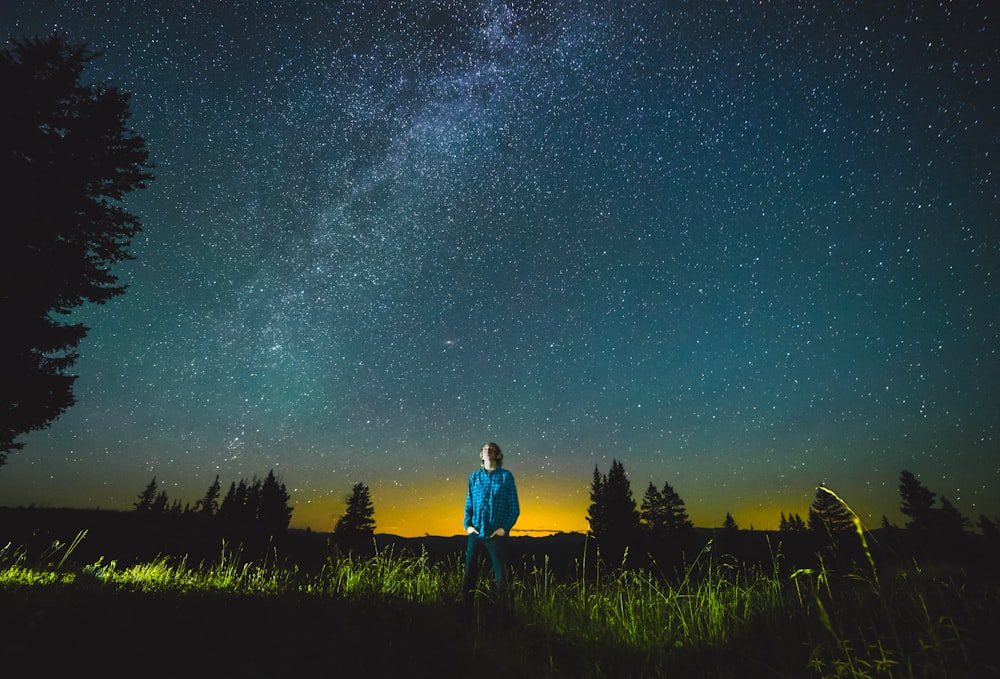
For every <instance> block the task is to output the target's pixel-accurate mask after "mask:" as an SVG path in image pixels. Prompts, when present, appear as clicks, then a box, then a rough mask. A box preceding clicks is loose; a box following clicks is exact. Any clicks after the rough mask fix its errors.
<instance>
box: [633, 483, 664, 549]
mask: <svg viewBox="0 0 1000 679" xmlns="http://www.w3.org/2000/svg"><path fill="white" fill-rule="evenodd" d="M666 525H667V508H666V504H665V502H664V499H663V493H661V492H660V491H659V489H658V488H657V487H656V486H654V485H653V482H652V481H650V482H649V486H647V487H646V493H645V495H643V496H642V504H641V505H639V527H640V528H642V530H643V532H644V533H646V534H647V535H649V536H652V537H654V538H662V537H664V536H665V534H666V528H665V527H666Z"/></svg>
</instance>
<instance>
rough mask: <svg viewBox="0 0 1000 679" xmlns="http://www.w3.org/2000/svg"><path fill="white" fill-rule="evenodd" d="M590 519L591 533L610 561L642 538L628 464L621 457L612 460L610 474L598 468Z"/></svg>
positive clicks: (592, 490)
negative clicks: (626, 468) (627, 469)
mask: <svg viewBox="0 0 1000 679" xmlns="http://www.w3.org/2000/svg"><path fill="white" fill-rule="evenodd" d="M588 518H589V519H590V532H591V533H592V534H593V535H594V537H595V538H596V539H597V542H598V544H600V545H601V548H602V550H603V551H604V556H605V557H606V558H607V559H608V560H609V561H612V562H615V561H617V560H618V559H620V558H621V557H622V556H623V554H624V552H625V549H626V548H627V547H628V546H629V545H630V544H632V543H633V542H634V541H635V540H636V538H638V537H639V510H638V509H637V508H636V505H635V498H633V497H632V485H631V483H630V482H629V480H628V475H627V474H626V473H625V466H624V465H623V464H622V463H621V462H619V461H618V460H612V461H611V469H610V470H609V471H608V473H607V474H606V475H602V474H601V473H600V471H599V470H598V469H597V468H596V467H595V468H594V481H593V483H592V485H591V506H590V510H589V511H588Z"/></svg>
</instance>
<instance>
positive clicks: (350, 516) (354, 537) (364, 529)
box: [333, 483, 375, 543]
mask: <svg viewBox="0 0 1000 679" xmlns="http://www.w3.org/2000/svg"><path fill="white" fill-rule="evenodd" d="M345 499H346V502H347V508H346V510H345V511H344V515H343V516H341V517H340V518H339V519H338V520H337V525H336V526H335V527H334V529H333V534H334V537H335V538H337V539H338V540H343V541H345V542H347V543H356V542H359V541H361V540H364V539H369V538H371V537H372V536H373V535H375V505H374V504H372V499H371V491H369V489H368V486H366V485H365V484H363V483H356V484H354V488H353V489H352V490H351V494H350V495H348V496H347V498H345Z"/></svg>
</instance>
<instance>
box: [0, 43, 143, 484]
mask: <svg viewBox="0 0 1000 679" xmlns="http://www.w3.org/2000/svg"><path fill="white" fill-rule="evenodd" d="M96 56H98V53H96V52H93V51H90V50H89V49H88V48H87V47H86V45H71V44H68V43H67V42H66V40H65V39H64V38H63V37H62V36H60V35H54V36H52V37H51V38H48V39H45V40H37V39H26V40H23V41H18V42H15V43H14V44H13V47H11V48H8V49H4V50H0V92H3V95H4V104H3V106H2V107H0V178H2V179H0V205H3V225H4V233H3V244H2V247H0V251H2V252H3V255H2V265H0V323H2V324H3V327H4V328H5V331H4V332H2V333H0V374H2V375H3V379H2V380H0V465H3V464H4V463H5V462H6V458H7V454H8V453H9V452H11V451H14V450H19V449H21V448H23V447H24V444H23V443H22V442H20V441H18V440H17V438H18V437H19V436H21V435H23V434H27V433H28V432H31V431H35V430H38V429H42V428H44V427H46V426H48V425H49V424H50V423H51V422H52V421H53V420H54V419H55V418H57V417H58V416H59V415H61V414H62V413H63V412H65V410H66V409H67V408H69V407H70V406H71V405H73V403H74V397H73V382H74V380H75V379H76V377H75V376H73V375H70V374H68V373H67V371H68V370H69V369H70V368H71V367H72V366H73V365H74V363H75V362H76V358H77V354H76V348H77V346H78V345H79V343H80V341H81V340H82V339H83V338H84V337H85V336H86V334H87V331H88V328H87V327H85V326H84V325H83V324H81V323H64V322H61V321H60V320H58V316H65V315H66V314H69V313H70V312H71V311H72V310H73V309H75V308H77V307H79V306H81V305H83V304H84V303H86V302H92V303H96V304H102V303H104V302H106V301H108V300H109V299H111V298H113V297H115V296H116V295H120V294H122V293H123V292H124V291H125V286H122V285H119V284H118V279H117V277H116V276H115V275H114V274H113V273H112V271H111V266H112V265H113V264H115V263H118V262H120V261H122V260H126V259H129V258H130V255H129V252H128V248H129V246H130V245H131V241H132V238H133V237H134V236H135V235H136V234H137V233H138V232H139V231H140V229H141V224H140V222H139V220H138V219H137V218H136V217H135V216H134V215H132V214H130V213H129V212H127V211H126V210H125V209H124V208H123V207H122V206H121V201H122V199H123V197H124V196H125V195H126V194H127V193H129V192H131V191H132V190H134V189H137V188H143V187H145V185H146V182H147V181H148V180H150V179H152V175H151V174H150V173H149V172H148V169H149V168H150V165H148V164H147V160H148V152H147V151H146V147H145V140H144V139H143V138H142V137H141V136H138V135H137V134H135V133H133V132H132V131H130V130H129V129H127V128H126V127H125V121H126V120H127V119H128V117H129V115H130V111H129V95H128V94H127V93H124V92H121V91H120V90H118V89H117V88H115V87H111V86H109V85H106V84H96V85H89V86H84V85H82V84H81V83H80V78H81V75H82V72H83V69H84V67H85V66H86V64H87V63H89V62H90V61H91V60H92V59H94V58H95V57H96Z"/></svg>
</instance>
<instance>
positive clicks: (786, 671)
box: [0, 534, 1000, 677]
mask: <svg viewBox="0 0 1000 679" xmlns="http://www.w3.org/2000/svg"><path fill="white" fill-rule="evenodd" d="M84 538H85V536H84V534H81V535H80V536H78V539H77V541H75V542H74V543H72V544H69V545H54V546H53V549H52V550H50V552H49V553H47V554H46V555H45V556H44V558H43V559H42V560H41V561H40V562H36V563H34V564H28V563H26V557H25V556H24V552H23V551H22V550H18V549H15V548H12V547H10V546H8V547H7V548H5V549H3V550H0V604H2V606H3V607H5V608H7V609H8V610H9V611H13V612H15V613H16V612H17V611H21V612H23V614H24V615H26V616H30V615H35V614H36V612H37V611H42V612H43V613H45V612H47V611H52V613H45V614H46V615H48V616H49V618H47V620H51V619H52V618H53V617H55V618H57V621H58V618H59V616H64V617H66V618H71V619H74V620H75V619H76V616H77V615H81V616H83V617H84V619H85V620H86V619H90V618H92V617H93V614H86V613H82V612H80V611H87V610H107V609H111V610H115V611H121V610H123V609H124V610H127V611H129V612H130V614H131V615H135V613H134V611H136V610H139V611H143V610H144V609H143V606H144V605H145V604H144V602H146V603H148V605H149V606H150V607H151V610H152V611H154V612H155V613H156V615H158V616H166V618H167V619H168V620H169V621H175V620H176V621H179V622H177V623H173V622H170V623H169V624H168V623H166V622H164V623H162V624H161V625H159V626H156V627H154V628H152V629H151V630H150V631H149V634H151V635H154V636H158V637H163V636H167V637H169V635H170V634H176V635H177V637H178V639H180V640H182V641H183V640H184V639H185V638H187V636H186V635H190V634H192V632H191V630H190V629H185V628H184V624H183V621H184V620H186V619H188V617H189V616H187V613H188V612H190V613H191V615H192V616H194V615H198V616H202V617H206V616H214V617H212V618H211V619H210V620H207V621H204V622H202V623H200V624H201V625H202V627H199V628H198V629H200V630H201V632H200V634H201V635H205V634H206V633H211V631H212V630H213V629H215V627H213V626H215V625H217V626H218V627H219V628H224V627H225V626H226V625H233V626H234V627H233V629H234V630H238V633H237V631H232V632H230V633H229V634H230V637H231V639H230V643H232V644H234V645H236V644H237V643H238V641H239V640H240V639H242V638H245V637H247V635H250V637H251V638H252V640H253V644H252V647H255V648H258V647H259V648H264V649H267V648H269V646H268V644H269V643H272V642H273V641H274V640H275V639H278V638H280V639H281V643H280V644H278V643H277V642H275V647H281V648H282V649H285V650H286V651H287V650H288V648H289V647H291V649H293V650H294V651H295V653H296V654H297V655H294V656H292V657H293V658H296V659H298V661H299V662H305V660H304V659H305V658H312V657H314V656H312V655H309V654H311V653H313V651H314V648H315V647H316V645H317V644H319V643H321V642H322V643H325V640H328V639H332V640H334V642H335V643H336V644H338V645H337V646H336V648H337V649H338V651H337V652H338V653H339V654H340V655H339V657H340V663H341V664H340V665H339V666H344V665H343V663H345V662H349V663H353V664H349V665H348V666H350V667H353V668H354V671H368V670H365V668H368V667H373V668H376V669H373V670H370V671H372V672H375V673H376V674H378V673H380V672H404V671H406V670H408V669H409V670H411V674H412V670H413V669H414V667H420V666H421V665H419V664H418V665H413V663H414V662H417V663H426V662H427V661H426V660H423V659H422V658H425V657H426V654H427V653H428V652H436V651H435V649H438V650H440V649H442V648H449V647H455V648H459V649H461V650H459V651H456V652H455V664H454V670H455V673H454V676H463V675H465V672H464V668H465V667H466V664H467V663H469V662H472V663H484V667H486V668H488V669H484V670H482V671H477V674H479V675H480V676H533V677H547V676H551V677H557V676H572V677H598V676H628V677H642V676H650V677H652V676H681V677H684V676H692V677H694V676H697V677H757V676H760V677H977V676H988V672H989V671H990V668H993V669H994V670H995V668H996V667H997V665H996V664H995V655H994V649H993V648H992V647H990V646H989V644H990V643H991V640H992V639H993V635H994V634H995V632H996V626H995V625H996V624H995V622H994V621H995V619H996V615H995V614H996V612H997V610H998V601H1000V597H998V588H997V583H996V581H993V582H991V583H990V584H988V585H987V584H982V583H979V584H978V585H976V586H972V585H970V583H969V582H967V581H966V580H965V579H963V578H962V577H961V573H953V574H950V575H949V576H948V577H942V576H940V575H939V574H936V575H935V576H933V577H932V576H931V575H930V574H928V573H926V572H925V571H923V570H922V569H921V568H919V567H917V566H912V567H910V568H907V569H901V570H896V571H895V572H891V573H884V574H881V576H878V575H876V571H875V569H874V568H872V567H870V565H869V564H865V567H864V568H863V569H862V568H859V569H858V570H859V571H864V572H849V573H832V572H830V571H829V570H827V568H826V567H824V566H822V565H821V566H820V567H818V568H815V569H809V570H798V571H796V572H795V573H793V574H791V575H785V576H782V575H779V569H778V567H777V562H778V560H779V559H780V557H775V565H774V568H773V569H772V570H770V571H769V572H765V571H763V570H761V569H760V568H756V567H746V566H744V565H742V564H737V563H735V562H733V561H732V560H731V559H730V558H725V557H723V558H717V557H715V556H714V555H713V554H712V553H711V549H710V547H711V546H710V547H709V548H708V549H706V551H705V552H703V553H702V554H701V555H699V557H698V558H697V559H696V560H695V562H694V563H693V564H691V565H690V566H689V567H688V568H687V570H686V571H685V572H684V574H683V577H681V578H680V579H679V581H678V582H673V583H668V582H666V581H665V580H663V579H662V578H659V577H655V576H654V575H652V574H651V573H650V572H648V571H646V570H643V569H636V570H632V569H628V568H621V567H616V568H613V569H608V568H607V567H606V565H605V564H599V565H598V569H597V571H596V575H593V574H592V575H591V576H589V577H583V575H582V574H581V575H578V576H577V577H576V578H571V579H569V580H564V579H560V578H557V577H555V575H554V574H553V573H552V572H551V571H550V570H549V568H548V561H547V559H546V560H543V561H542V562H541V563H532V564H529V565H526V566H521V567H520V569H519V570H518V572H516V573H515V575H514V577H513V578H512V584H511V594H512V602H511V610H510V613H509V615H508V616H502V615H501V613H502V612H503V611H502V609H501V608H500V607H499V606H498V605H497V604H496V603H495V602H493V601H492V598H491V593H490V592H489V590H488V589H487V590H486V591H484V592H483V596H481V597H479V599H478V602H477V606H476V609H475V611H474V612H473V617H472V619H471V620H470V619H467V618H465V617H463V615H462V610H461V606H460V605H459V603H458V602H459V588H460V583H461V564H460V562H459V559H458V555H456V556H455V558H454V559H452V560H445V561H439V562H436V563H433V562H432V561H431V560H429V559H428V557H427V554H426V553H421V554H395V553H393V552H391V551H383V552H379V553H376V554H375V555H374V556H373V557H369V558H358V557H354V556H350V555H347V556H339V557H337V558H330V559H328V560H327V561H326V562H325V563H324V564H323V566H322V567H321V568H319V569H318V570H314V571H312V572H305V571H302V570H300V569H299V568H297V567H296V566H294V565H292V566H289V565H284V564H281V563H279V562H278V560H277V559H271V560H267V561H266V562H264V563H254V562H246V561H244V560H243V559H242V558H241V555H240V551H239V549H238V548H237V549H231V548H229V547H228V546H226V545H223V546H222V549H221V550H220V554H219V557H218V559H216V560H214V561H213V562H211V563H198V564H190V563H188V562H187V561H186V559H185V558H183V557H181V558H173V557H162V558H160V559H157V560H155V561H153V562H151V563H146V564H137V565H132V566H128V567H118V565H117V564H116V563H115V561H113V560H105V559H100V560H98V561H97V562H96V563H91V564H86V565H83V566H74V565H72V559H71V558H70V557H71V555H72V551H73V548H74V546H75V545H76V544H78V543H79V541H80V540H82V539H84ZM869 556H870V555H869ZM626 558H627V557H626ZM872 565H873V564H872ZM583 570H584V568H583V567H582V565H581V567H580V568H579V572H580V573H582V572H583ZM206 602H209V603H206ZM258 616H259V617H261V618H266V619H267V620H268V621H271V622H269V623H268V624H271V625H272V626H271V627H269V628H268V629H267V630H266V631H265V632H261V633H259V634H258V632H257V631H256V627H254V626H252V625H251V624H250V622H249V620H251V619H253V618H255V617H258ZM232 618H235V619H232ZM117 619H118V613H116V614H115V615H111V614H105V615H104V617H102V618H100V624H102V625H108V626H111V627H113V626H114V625H115V624H116V623H115V620H117ZM274 620H284V621H286V622H285V623H284V624H285V625H286V626H290V625H296V624H301V625H303V631H302V632H301V633H296V632H293V631H286V630H285V628H284V627H282V626H281V625H277V624H276V623H273V621H274ZM504 623H506V624H504ZM46 624H49V625H50V626H53V627H58V625H56V623H55V622H49V623H46ZM175 624H176V626H177V627H178V629H176V630H173V631H171V630H172V626H173V625H175ZM276 625H277V626H276ZM44 626H45V625H44V624H43V625H41V627H43V628H44ZM19 634H22V633H21V632H19V631H15V632H14V634H13V637H14V639H15V641H12V642H8V643H11V644H16V643H21V644H22V645H25V644H28V645H30V644H31V643H34V642H32V641H31V640H30V639H27V638H21V637H19V636H18V635H19ZM119 634H124V635H125V637H126V638H129V639H131V640H132V641H130V642H129V643H130V647H134V646H135V644H136V642H135V639H142V638H143V632H142V631H141V630H128V631H124V632H114V630H112V632H111V634H110V638H111V639H112V640H113V639H114V638H115V637H116V636H117V635H119ZM254 635H257V636H254ZM86 638H89V637H86ZM227 638H228V637H227ZM18 639H20V641H18ZM175 641H176V640H174V641H171V640H169V639H163V643H164V644H167V643H168V642H170V643H174V642H175ZM84 643H85V642H84V641H81V642H80V644H81V647H83V646H82V645H83V644H84ZM86 643H90V642H86ZM149 643H154V644H155V643H157V642H156V639H154V640H153V641H152V642H149ZM428 646H430V647H431V648H428ZM240 647H242V646H240ZM17 648H18V647H16V646H15V647H14V649H13V650H17ZM156 648H159V646H156ZM387 649H393V650H392V652H391V653H389V651H388V650H387ZM512 649H516V652H512ZM272 650H274V649H272ZM130 652H131V653H133V654H134V655H138V654H139V653H140V652H141V648H140V650H133V651H130ZM151 652H152V651H151ZM352 654H353V655H352ZM130 657H132V656H130ZM432 662H436V663H437V664H434V665H433V667H434V668H435V672H434V674H435V675H436V676H449V673H448V668H451V667H452V664H450V661H449V660H448V659H447V656H443V657H442V658H438V659H437V660H432ZM991 663H993V664H991ZM274 667H282V665H280V664H279V665H274ZM275 676H277V675H275ZM286 676H293V675H292V674H288V675H286ZM416 676H421V675H420V673H419V672H417V674H416ZM428 676H429V675H428Z"/></svg>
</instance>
